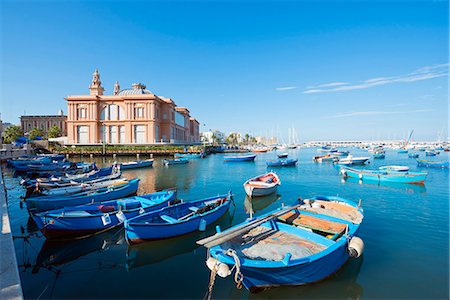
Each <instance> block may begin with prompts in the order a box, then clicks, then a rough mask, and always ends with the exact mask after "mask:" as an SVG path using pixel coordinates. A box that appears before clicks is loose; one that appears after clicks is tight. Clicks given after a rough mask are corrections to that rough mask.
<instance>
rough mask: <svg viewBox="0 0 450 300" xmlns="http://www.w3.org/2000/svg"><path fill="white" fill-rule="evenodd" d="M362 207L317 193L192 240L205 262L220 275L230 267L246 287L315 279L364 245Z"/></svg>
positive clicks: (256, 288)
mask: <svg viewBox="0 0 450 300" xmlns="http://www.w3.org/2000/svg"><path fill="white" fill-rule="evenodd" d="M363 218H364V215H363V210H362V208H360V207H359V206H358V205H356V204H355V203H353V202H351V201H349V200H346V199H343V198H339V197H316V198H312V199H310V200H303V202H301V203H300V204H298V205H295V206H292V207H288V208H280V209H278V210H274V211H271V212H269V213H267V214H265V215H262V216H260V217H258V218H254V219H250V220H246V221H244V222H243V223H241V224H238V225H236V226H234V227H231V228H229V229H227V230H225V231H223V232H221V231H220V228H218V232H217V233H216V234H215V235H213V236H211V237H208V238H205V239H202V240H200V241H197V243H198V244H199V245H203V246H205V247H206V248H208V252H209V254H208V259H207V261H206V265H207V266H208V268H209V269H210V270H214V272H216V273H217V275H219V276H221V277H226V276H229V275H231V274H232V273H233V271H234V272H235V274H234V276H233V278H234V279H235V281H236V284H237V287H238V288H239V286H241V285H243V286H244V287H245V288H247V289H248V290H249V291H250V292H257V291H259V290H261V289H266V288H270V287H278V286H290V285H304V284H309V283H314V282H318V281H320V280H323V279H325V278H327V277H329V276H330V275H332V274H334V273H335V272H336V271H338V270H339V269H340V268H341V267H342V266H343V265H344V264H345V262H346V261H347V260H348V259H349V258H350V257H355V258H356V257H359V256H360V255H361V254H362V252H363V249H364V243H363V241H362V240H361V239H360V238H358V237H357V234H358V230H359V228H360V224H361V222H362V219H363Z"/></svg>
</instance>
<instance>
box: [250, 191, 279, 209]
mask: <svg viewBox="0 0 450 300" xmlns="http://www.w3.org/2000/svg"><path fill="white" fill-rule="evenodd" d="M279 199H281V195H279V194H277V193H274V194H271V195H267V196H264V197H257V198H251V197H249V196H245V200H244V208H245V211H246V213H247V214H250V212H251V213H252V214H254V213H257V212H258V211H261V210H263V209H265V208H267V207H268V206H270V205H271V204H273V203H274V202H276V201H278V200H279Z"/></svg>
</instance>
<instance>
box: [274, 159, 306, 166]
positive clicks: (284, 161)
mask: <svg viewBox="0 0 450 300" xmlns="http://www.w3.org/2000/svg"><path fill="white" fill-rule="evenodd" d="M297 161H298V159H277V160H269V161H267V162H266V165H267V166H268V167H289V166H295V165H296V164H297Z"/></svg>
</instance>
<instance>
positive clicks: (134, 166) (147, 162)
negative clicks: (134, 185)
mask: <svg viewBox="0 0 450 300" xmlns="http://www.w3.org/2000/svg"><path fill="white" fill-rule="evenodd" d="M152 166H153V159H152V160H144V161H139V162H136V163H124V164H121V165H120V169H121V170H132V169H138V168H149V167H152Z"/></svg>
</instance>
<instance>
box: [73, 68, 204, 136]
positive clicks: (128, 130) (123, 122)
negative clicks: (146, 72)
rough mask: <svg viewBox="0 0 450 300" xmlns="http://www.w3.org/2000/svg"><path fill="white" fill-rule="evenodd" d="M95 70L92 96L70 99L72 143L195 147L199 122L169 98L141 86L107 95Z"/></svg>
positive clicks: (133, 86) (116, 88)
mask: <svg viewBox="0 0 450 300" xmlns="http://www.w3.org/2000/svg"><path fill="white" fill-rule="evenodd" d="M103 92H104V88H103V87H102V84H101V81H100V74H99V73H98V71H97V70H96V71H95V72H94V74H93V79H92V83H91V85H90V86H89V95H81V96H68V97H67V98H65V99H66V100H67V103H68V113H67V137H68V142H69V144H83V145H88V144H102V143H106V144H158V143H171V144H195V143H199V142H200V133H199V122H198V121H197V120H196V119H194V118H192V117H191V116H190V114H189V110H188V109H187V108H184V107H177V106H176V104H175V102H174V101H173V100H172V99H170V98H165V97H162V96H156V95H155V94H153V93H152V92H150V91H149V90H147V89H146V86H145V85H143V84H141V83H135V84H133V85H132V87H131V89H124V90H120V86H119V83H118V82H116V84H115V86H114V93H113V95H104V94H103Z"/></svg>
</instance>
